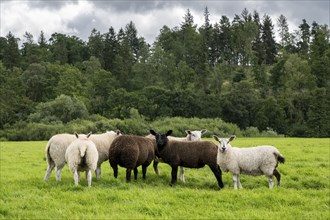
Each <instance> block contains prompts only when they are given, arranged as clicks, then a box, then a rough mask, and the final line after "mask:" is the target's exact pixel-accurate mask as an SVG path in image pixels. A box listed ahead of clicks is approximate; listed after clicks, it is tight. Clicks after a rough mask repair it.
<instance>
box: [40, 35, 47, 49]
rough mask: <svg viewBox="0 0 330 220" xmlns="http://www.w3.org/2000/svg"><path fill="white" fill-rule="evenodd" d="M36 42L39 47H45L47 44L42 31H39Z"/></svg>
mask: <svg viewBox="0 0 330 220" xmlns="http://www.w3.org/2000/svg"><path fill="white" fill-rule="evenodd" d="M38 44H39V46H40V47H41V48H45V47H47V46H48V45H47V40H46V38H45V34H44V32H43V31H41V32H40V36H39V38H38Z"/></svg>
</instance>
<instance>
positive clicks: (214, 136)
mask: <svg viewBox="0 0 330 220" xmlns="http://www.w3.org/2000/svg"><path fill="white" fill-rule="evenodd" d="M212 137H213V138H214V140H216V141H218V142H221V141H220V138H219V137H218V136H216V135H212Z"/></svg>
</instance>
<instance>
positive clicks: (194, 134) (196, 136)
mask: <svg viewBox="0 0 330 220" xmlns="http://www.w3.org/2000/svg"><path fill="white" fill-rule="evenodd" d="M185 132H186V134H187V136H186V137H182V138H180V137H173V136H168V137H167V138H168V139H169V140H175V141H200V140H201V138H202V135H203V134H204V133H206V132H207V130H206V129H203V130H200V131H199V130H196V131H191V130H186V131H185ZM153 137H154V136H153ZM159 162H162V160H161V158H157V157H156V158H155V160H154V164H153V167H154V170H155V172H156V174H157V175H159V171H158V163H159ZM180 180H181V181H182V182H185V179H184V167H182V166H180Z"/></svg>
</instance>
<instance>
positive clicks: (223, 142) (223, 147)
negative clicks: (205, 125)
mask: <svg viewBox="0 0 330 220" xmlns="http://www.w3.org/2000/svg"><path fill="white" fill-rule="evenodd" d="M213 138H214V140H216V141H218V142H219V144H218V151H219V152H220V153H225V152H226V151H227V150H228V149H229V148H230V147H231V146H230V144H229V142H231V141H232V140H234V139H235V136H231V137H230V138H228V139H222V138H219V137H218V136H216V135H213Z"/></svg>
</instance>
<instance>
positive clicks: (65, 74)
mask: <svg viewBox="0 0 330 220" xmlns="http://www.w3.org/2000/svg"><path fill="white" fill-rule="evenodd" d="M61 68H62V70H61V72H60V73H59V81H58V83H57V85H56V87H55V88H54V90H55V93H56V94H57V96H60V95H61V94H64V95H67V96H72V97H73V96H76V97H87V87H86V86H85V84H86V82H85V78H84V76H83V75H82V73H81V72H80V70H79V69H78V68H76V67H73V66H70V65H68V64H67V65H64V66H62V67H61Z"/></svg>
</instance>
